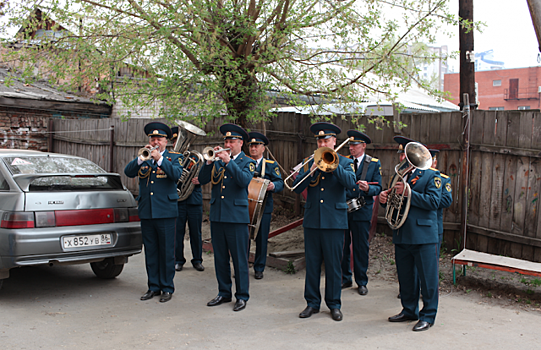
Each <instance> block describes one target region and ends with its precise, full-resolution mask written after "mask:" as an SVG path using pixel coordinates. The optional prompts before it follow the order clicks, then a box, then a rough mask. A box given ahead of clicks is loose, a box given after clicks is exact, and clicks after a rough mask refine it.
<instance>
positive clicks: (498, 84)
mask: <svg viewBox="0 0 541 350" xmlns="http://www.w3.org/2000/svg"><path fill="white" fill-rule="evenodd" d="M492 86H502V81H501V80H492Z"/></svg>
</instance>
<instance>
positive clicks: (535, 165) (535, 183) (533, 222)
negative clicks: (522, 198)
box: [524, 159, 541, 258]
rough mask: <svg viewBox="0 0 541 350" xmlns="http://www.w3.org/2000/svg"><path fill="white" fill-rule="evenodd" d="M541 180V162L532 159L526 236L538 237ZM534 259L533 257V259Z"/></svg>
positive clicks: (525, 222) (525, 228) (529, 174)
mask: <svg viewBox="0 0 541 350" xmlns="http://www.w3.org/2000/svg"><path fill="white" fill-rule="evenodd" d="M540 179H541V160H538V159H530V169H529V170H528V185H527V191H526V193H527V194H526V217H525V219H524V235H525V236H528V237H537V226H538V221H539V210H538V209H539V191H540V190H541V188H540V185H541V184H540V181H539V180H540ZM532 258H533V257H532Z"/></svg>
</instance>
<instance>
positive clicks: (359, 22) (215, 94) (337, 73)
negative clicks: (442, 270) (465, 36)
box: [6, 0, 455, 125]
mask: <svg viewBox="0 0 541 350" xmlns="http://www.w3.org/2000/svg"><path fill="white" fill-rule="evenodd" d="M447 2H448V0H435V1H434V0H386V1H381V0H380V1H377V0H358V1H355V0H144V1H142V0H40V1H35V2H34V1H21V2H20V4H15V3H13V4H11V6H10V7H9V8H8V9H6V15H7V16H8V17H9V18H10V26H11V27H12V28H24V30H23V31H20V32H19V33H18V37H17V38H18V41H17V43H18V45H17V51H16V54H17V59H18V60H22V61H25V62H27V63H26V64H25V65H24V69H25V72H26V73H27V75H32V74H33V75H34V76H35V75H36V71H37V70H36V66H39V73H38V74H37V75H38V78H44V77H45V78H47V79H50V80H51V81H52V82H54V83H56V84H60V85H64V87H65V88H66V89H69V90H71V91H75V90H76V89H77V88H78V87H79V88H80V87H81V86H93V84H94V85H96V84H97V85H99V86H98V87H97V90H98V91H99V94H98V95H97V96H98V97H99V98H101V99H106V100H108V101H110V102H111V103H114V102H116V101H118V100H121V101H122V102H123V103H124V104H125V105H127V106H132V107H135V106H145V105H149V104H152V103H153V101H160V102H163V105H164V106H167V108H163V109H162V110H161V112H160V113H161V116H171V115H174V116H178V115H182V116H184V117H185V118H187V119H192V120H193V117H194V116H195V115H198V116H205V117H209V118H212V117H214V116H217V115H219V114H225V113H226V114H227V116H228V117H227V118H228V119H229V120H236V121H237V122H239V123H241V125H245V123H246V121H259V120H264V119H265V118H267V116H268V110H269V108H270V107H271V106H272V104H273V101H275V100H274V98H275V97H280V98H281V99H282V101H287V102H289V103H292V104H297V105H298V104H302V103H313V102H321V101H338V102H340V103H348V102H352V101H360V100H362V99H363V98H366V97H367V96H369V95H374V94H378V96H380V97H381V98H383V97H385V98H391V99H392V96H390V95H392V93H391V91H392V90H393V88H396V87H399V88H402V89H406V88H407V87H409V86H411V84H412V82H413V81H416V80H418V79H417V78H416V76H417V75H416V67H417V64H418V63H419V62H420V61H421V60H426V59H429V58H430V57H429V56H427V55H426V50H423V47H424V46H423V45H418V44H417V43H420V42H424V43H428V44H429V43H432V42H433V41H434V39H435V34H436V33H437V32H438V31H441V30H442V29H441V28H442V25H444V24H449V23H454V21H455V17H454V16H453V15H450V14H449V13H447ZM37 6H39V8H40V9H41V10H42V11H43V15H42V16H38V15H36V11H35V9H36V7H37ZM46 19H51V20H53V21H54V22H52V23H54V24H53V25H52V26H50V28H47V29H49V30H50V32H46V34H48V35H45V36H41V38H36V36H35V33H36V29H38V28H42V29H43V23H44V20H46ZM6 28H7V27H6ZM55 31H56V32H57V33H56V34H55V33H54V32H55ZM58 32H60V33H61V34H59V33H58ZM32 39H33V40H32ZM36 39H39V40H36ZM46 39H47V40H46ZM9 43H10V45H11V46H12V47H13V46H14V45H13V40H11V41H10V42H9ZM40 62H41V63H40ZM43 62H46V63H43ZM126 69H128V70H129V71H130V72H131V74H130V75H121V74H119V72H121V71H123V70H126ZM417 83H418V84H420V85H423V82H422V81H417ZM394 91H396V90H394ZM433 92H434V93H438V92H437V91H433ZM127 117H129V116H127Z"/></svg>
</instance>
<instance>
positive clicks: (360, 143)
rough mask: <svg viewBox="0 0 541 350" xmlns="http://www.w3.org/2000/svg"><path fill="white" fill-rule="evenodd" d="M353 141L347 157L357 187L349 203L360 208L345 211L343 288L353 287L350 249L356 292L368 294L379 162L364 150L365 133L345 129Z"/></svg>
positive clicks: (379, 181) (349, 198)
mask: <svg viewBox="0 0 541 350" xmlns="http://www.w3.org/2000/svg"><path fill="white" fill-rule="evenodd" d="M347 134H348V136H349V137H353V140H351V141H350V142H349V153H350V159H351V160H353V169H354V171H355V179H356V181H357V187H355V188H353V191H352V192H350V193H348V195H347V198H348V202H349V201H351V200H358V201H360V203H361V204H360V205H361V206H360V208H358V209H356V210H354V211H351V212H350V213H348V227H349V228H348V229H347V230H346V231H345V239H344V242H345V243H344V254H343V257H342V288H349V287H351V286H352V284H353V282H352V273H351V263H350V255H351V248H350V246H351V247H352V248H353V249H352V250H353V256H352V258H353V272H354V274H355V282H356V283H357V286H358V288H357V291H358V293H359V294H360V295H366V294H368V288H367V287H366V285H367V283H368V275H367V274H366V271H367V270H368V252H369V243H368V238H369V231H370V221H371V219H372V207H373V205H374V199H373V196H377V195H378V194H379V193H380V192H381V164H380V162H379V160H378V159H377V158H372V157H371V156H369V155H368V154H366V153H365V151H366V145H367V144H370V143H372V140H371V139H370V137H368V135H366V134H364V133H362V132H360V131H357V130H349V131H348V132H347Z"/></svg>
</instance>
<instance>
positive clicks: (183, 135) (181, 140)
mask: <svg viewBox="0 0 541 350" xmlns="http://www.w3.org/2000/svg"><path fill="white" fill-rule="evenodd" d="M175 123H177V124H178V138H177V142H176V143H175V147H174V148H173V151H175V152H178V153H182V155H183V156H184V160H183V161H182V163H181V165H182V175H180V179H178V181H177V192H178V200H179V202H180V201H183V200H185V199H186V198H188V196H190V194H192V192H193V189H194V187H195V185H194V184H193V183H192V179H194V178H196V177H198V176H199V172H200V171H201V169H202V168H203V163H204V161H203V156H202V155H201V153H199V152H197V151H189V150H188V147H190V144H191V143H192V141H193V140H194V139H195V137H196V136H205V135H207V133H206V132H204V131H203V130H201V129H199V128H198V127H197V126H195V125H192V124H190V123H187V122H185V121H182V120H176V121H175Z"/></svg>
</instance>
